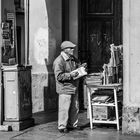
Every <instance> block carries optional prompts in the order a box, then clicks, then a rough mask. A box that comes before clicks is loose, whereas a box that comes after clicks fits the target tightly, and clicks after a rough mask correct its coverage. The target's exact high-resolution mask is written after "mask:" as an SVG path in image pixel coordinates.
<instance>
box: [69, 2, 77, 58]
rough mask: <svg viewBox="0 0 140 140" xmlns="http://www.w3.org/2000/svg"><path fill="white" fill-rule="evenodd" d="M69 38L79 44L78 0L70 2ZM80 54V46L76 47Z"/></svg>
mask: <svg viewBox="0 0 140 140" xmlns="http://www.w3.org/2000/svg"><path fill="white" fill-rule="evenodd" d="M69 39H70V41H72V42H73V43H75V44H78V0H70V2H69ZM75 54H76V55H78V47H77V48H76V49H75Z"/></svg>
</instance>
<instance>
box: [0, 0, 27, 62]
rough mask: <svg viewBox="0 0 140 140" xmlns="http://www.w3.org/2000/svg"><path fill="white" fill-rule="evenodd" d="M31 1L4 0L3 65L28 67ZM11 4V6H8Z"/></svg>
mask: <svg viewBox="0 0 140 140" xmlns="http://www.w3.org/2000/svg"><path fill="white" fill-rule="evenodd" d="M28 2H29V0H6V1H5V0H3V8H2V10H3V13H4V15H3V17H2V36H3V39H2V63H3V65H15V64H18V65H27V60H28V55H27V54H28V52H27V51H28V37H29V36H28V7H26V6H27V5H28V4H27V3H28ZM7 3H9V5H10V7H9V5H8V4H7Z"/></svg>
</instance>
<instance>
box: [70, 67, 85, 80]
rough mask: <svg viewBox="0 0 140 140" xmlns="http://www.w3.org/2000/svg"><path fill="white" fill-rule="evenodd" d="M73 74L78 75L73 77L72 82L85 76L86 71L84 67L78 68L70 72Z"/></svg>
mask: <svg viewBox="0 0 140 140" xmlns="http://www.w3.org/2000/svg"><path fill="white" fill-rule="evenodd" d="M73 72H78V75H77V76H76V77H73V79H74V80H75V79H78V78H80V77H82V76H85V75H87V72H86V69H85V68H84V67H79V68H77V69H76V70H74V71H72V73H73Z"/></svg>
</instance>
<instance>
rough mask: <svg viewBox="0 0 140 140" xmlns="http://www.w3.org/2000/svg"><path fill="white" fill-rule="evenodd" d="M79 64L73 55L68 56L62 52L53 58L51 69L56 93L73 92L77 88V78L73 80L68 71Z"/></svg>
mask: <svg viewBox="0 0 140 140" xmlns="http://www.w3.org/2000/svg"><path fill="white" fill-rule="evenodd" d="M79 65H80V63H79V61H78V59H76V58H75V57H74V56H73V57H71V58H69V57H68V56H67V55H66V54H65V53H64V52H61V54H60V55H59V56H58V57H57V58H56V59H55V61H54V63H53V69H54V74H55V80H56V92H57V93H58V94H75V93H76V91H77V88H78V80H73V78H72V77H71V75H70V72H71V71H73V70H75V69H76V68H78V66H79Z"/></svg>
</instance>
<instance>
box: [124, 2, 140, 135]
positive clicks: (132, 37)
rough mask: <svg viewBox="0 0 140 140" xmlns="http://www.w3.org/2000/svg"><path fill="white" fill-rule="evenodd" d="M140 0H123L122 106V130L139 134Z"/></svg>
mask: <svg viewBox="0 0 140 140" xmlns="http://www.w3.org/2000/svg"><path fill="white" fill-rule="evenodd" d="M139 7H140V1H138V0H124V1H123V49H124V52H123V54H124V58H123V60H124V62H123V65H124V68H123V70H124V73H123V75H124V82H123V85H124V101H123V102H124V105H123V106H124V107H123V123H122V132H123V133H127V134H140V47H139V44H140V39H139V35H140V14H139V13H140V9H139Z"/></svg>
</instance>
